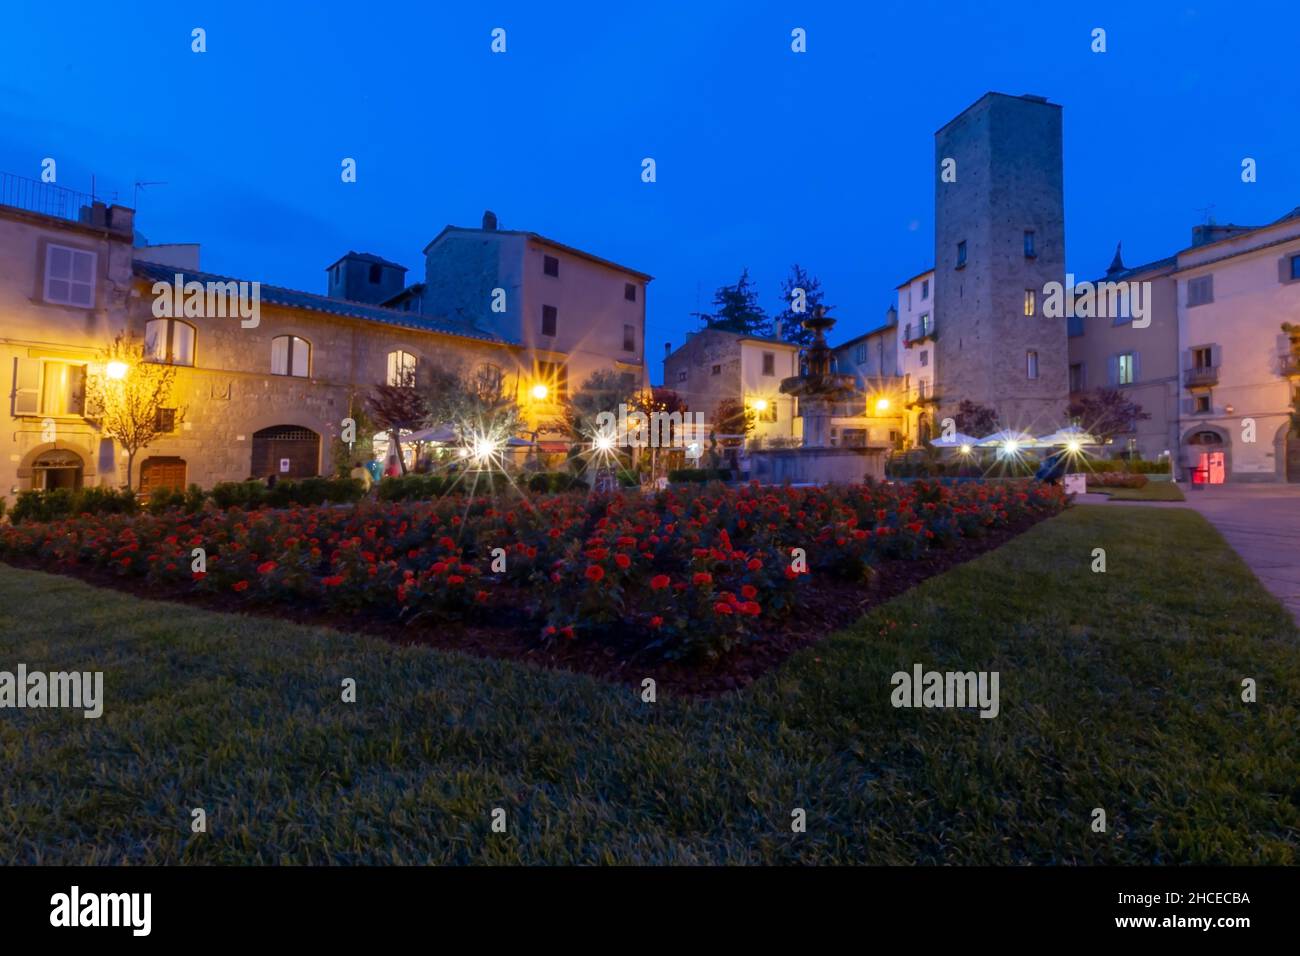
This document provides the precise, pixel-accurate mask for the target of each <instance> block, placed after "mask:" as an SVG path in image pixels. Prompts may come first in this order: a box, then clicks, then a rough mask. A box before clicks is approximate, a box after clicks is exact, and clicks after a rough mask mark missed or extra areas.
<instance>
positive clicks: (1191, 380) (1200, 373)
mask: <svg viewBox="0 0 1300 956" xmlns="http://www.w3.org/2000/svg"><path fill="white" fill-rule="evenodd" d="M1218 384H1219V367H1218V366H1217V365H1198V366H1197V367H1195V368H1189V369H1185V370H1184V371H1183V386H1184V387H1185V388H1208V387H1209V386H1211V385H1218Z"/></svg>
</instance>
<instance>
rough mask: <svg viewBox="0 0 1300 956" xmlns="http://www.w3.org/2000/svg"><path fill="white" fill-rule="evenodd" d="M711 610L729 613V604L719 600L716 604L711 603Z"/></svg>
mask: <svg viewBox="0 0 1300 956" xmlns="http://www.w3.org/2000/svg"><path fill="white" fill-rule="evenodd" d="M713 610H714V611H716V612H717V613H718V614H730V613H731V605H730V604H728V603H727V602H726V601H719V602H718V603H717V604H715V605H713Z"/></svg>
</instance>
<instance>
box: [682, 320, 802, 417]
mask: <svg viewBox="0 0 1300 956" xmlns="http://www.w3.org/2000/svg"><path fill="white" fill-rule="evenodd" d="M798 374H799V349H798V346H795V345H792V344H790V343H789V342H783V341H780V340H779V339H766V338H754V337H750V336H744V335H737V334H736V333H734V332H726V331H722V330H720V329H707V328H706V329H701V330H700V331H698V332H695V333H692V334H691V335H690V336H689V337H688V338H687V339H686V342H685V343H684V344H683V345H682V346H681V347H679V348H678V349H677V350H676V351H674V352H671V353H669V354H668V355H667V356H666V357H665V358H664V387H665V388H670V389H672V390H673V391H674V392H676V393H677V394H678V396H680V397H681V399H682V401H683V402H685V403H686V406H687V408H688V409H690V410H691V411H699V412H703V413H704V415H705V417H706V419H707V420H708V421H710V422H712V421H714V420H715V412H716V411H717V408H718V405H719V403H721V402H723V401H727V400H731V401H737V402H743V403H744V404H745V405H746V406H747V407H749V408H752V409H754V410H755V415H754V430H753V432H751V436H752V437H755V438H760V439H773V438H775V439H782V440H792V439H794V438H797V437H798V436H799V434H800V430H799V427H798V426H799V423H798V419H797V415H798V403H797V402H796V400H795V399H794V398H793V397H792V396H790V395H782V394H781V393H780V391H779V389H780V385H781V380H782V379H785V378H789V377H791V376H794V375H798ZM758 403H762V406H761V407H762V410H761V411H760V410H759V408H760V406H759V404H758Z"/></svg>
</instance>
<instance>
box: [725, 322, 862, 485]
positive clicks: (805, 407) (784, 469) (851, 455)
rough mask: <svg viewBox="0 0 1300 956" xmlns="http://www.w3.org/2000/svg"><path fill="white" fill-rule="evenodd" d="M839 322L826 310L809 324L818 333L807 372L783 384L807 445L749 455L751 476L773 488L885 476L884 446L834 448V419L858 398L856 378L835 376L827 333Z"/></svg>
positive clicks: (807, 358) (809, 354)
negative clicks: (838, 409) (795, 401)
mask: <svg viewBox="0 0 1300 956" xmlns="http://www.w3.org/2000/svg"><path fill="white" fill-rule="evenodd" d="M834 324H835V320H834V319H832V318H830V317H829V316H827V315H826V310H825V309H824V308H823V307H822V306H820V305H819V306H817V307H816V308H815V309H813V314H812V316H810V317H809V318H807V319H804V322H803V327H804V328H805V329H808V330H809V331H810V332H812V333H813V344H812V345H810V346H809V347H808V350H807V352H806V353H805V358H806V364H807V370H806V371H805V372H804V373H803V374H802V375H794V376H791V377H790V378H787V379H783V380H782V381H781V393H782V394H783V395H793V396H794V397H795V398H797V399H798V400H799V414H800V416H801V417H802V419H803V445H802V446H801V447H799V448H779V449H778V448H772V449H762V450H756V451H753V452H751V453H750V456H749V457H750V476H751V477H753V478H757V479H758V480H759V481H764V482H773V483H783V482H787V481H789V482H791V483H799V484H828V483H853V482H861V481H863V480H865V479H866V478H869V477H870V478H877V479H882V478H884V476H885V462H884V453H885V451H886V448H885V447H884V446H883V445H882V446H865V447H863V446H857V447H848V448H846V447H837V446H833V445H831V418H832V417H833V416H834V414H835V406H836V405H837V404H839V403H842V402H846V401H850V400H853V399H854V398H856V397H858V395H859V390H858V383H857V379H856V378H854V377H853V376H852V375H841V374H838V373H835V372H832V371H831V348H830V346H829V345H827V344H826V332H827V330H829V329H830V328H831V326H833V325H834Z"/></svg>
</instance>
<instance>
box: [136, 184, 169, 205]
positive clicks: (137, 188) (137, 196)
mask: <svg viewBox="0 0 1300 956" xmlns="http://www.w3.org/2000/svg"><path fill="white" fill-rule="evenodd" d="M166 185H167V184H166V183H165V182H162V181H161V180H148V181H144V182H137V183H136V184H135V192H133V193H132V194H131V208H132V209H139V208H140V190H141V189H142V188H143V187H145V186H166Z"/></svg>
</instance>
